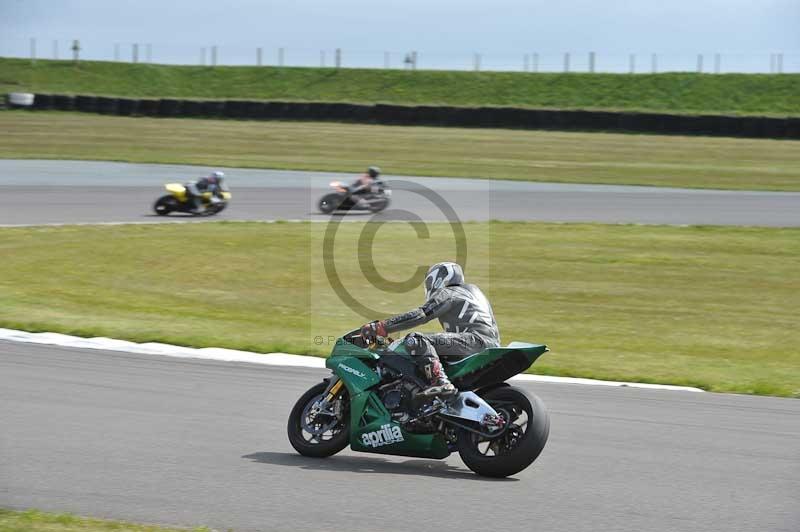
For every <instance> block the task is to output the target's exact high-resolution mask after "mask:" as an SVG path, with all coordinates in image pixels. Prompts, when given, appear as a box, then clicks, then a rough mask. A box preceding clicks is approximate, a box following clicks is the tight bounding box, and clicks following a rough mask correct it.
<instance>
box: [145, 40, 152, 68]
mask: <svg viewBox="0 0 800 532" xmlns="http://www.w3.org/2000/svg"><path fill="white" fill-rule="evenodd" d="M144 57H145V63H152V62H153V45H152V44H150V43H147V44H146V45H145V47H144Z"/></svg>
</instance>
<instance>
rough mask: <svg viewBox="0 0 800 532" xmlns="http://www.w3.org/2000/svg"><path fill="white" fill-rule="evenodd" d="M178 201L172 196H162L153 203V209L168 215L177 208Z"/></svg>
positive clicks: (158, 213)
mask: <svg viewBox="0 0 800 532" xmlns="http://www.w3.org/2000/svg"><path fill="white" fill-rule="evenodd" d="M177 207H178V206H177V201H175V198H173V197H172V196H161V197H160V198H158V200H156V202H155V204H154V205H153V211H155V213H156V214H157V215H159V216H166V215H168V214H169V213H171V212H172V211H174V210H177Z"/></svg>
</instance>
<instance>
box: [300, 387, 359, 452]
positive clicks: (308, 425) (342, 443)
mask: <svg viewBox="0 0 800 532" xmlns="http://www.w3.org/2000/svg"><path fill="white" fill-rule="evenodd" d="M327 387H328V384H327V383H326V382H321V383H319V384H317V385H316V386H314V387H313V388H311V389H310V390H308V391H307V392H306V393H304V394H303V395H302V397H300V399H298V400H297V402H296V403H295V405H294V407H293V408H292V411H291V413H290V414H289V422H288V423H287V426H286V432H287V435H288V436H289V443H291V444H292V447H294V449H295V450H296V451H297V452H298V453H300V454H302V455H303V456H310V457H313V458H326V457H328V456H332V455H334V454H336V453H338V452H339V451H341V450H342V449H344V448H345V447H347V444H348V443H349V441H350V419H349V415H350V409H349V397H348V395H347V392H345V391H343V392H340V394H339V399H338V400H340V401H343V408H342V419H338V418H336V417H335V416H334V415H332V414H324V413H320V414H317V415H316V416H313V417H312V416H311V415H310V414H311V412H310V410H311V409H312V408H313V407H314V405H315V403H316V402H317V401H318V400H319V399H322V398H323V394H324V393H325V390H326V389H327ZM343 390H344V388H343Z"/></svg>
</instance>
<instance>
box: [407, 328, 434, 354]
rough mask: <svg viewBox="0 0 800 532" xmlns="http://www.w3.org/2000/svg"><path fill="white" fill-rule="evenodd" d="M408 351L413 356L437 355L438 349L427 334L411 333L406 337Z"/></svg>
mask: <svg viewBox="0 0 800 532" xmlns="http://www.w3.org/2000/svg"><path fill="white" fill-rule="evenodd" d="M404 344H405V347H406V353H408V354H409V355H411V356H412V357H423V356H436V350H435V349H434V348H433V345H432V344H431V342H430V341H429V340H428V339H427V338H425V336H423V335H421V334H419V333H411V334H409V335H407V336H406V339H405V342H404Z"/></svg>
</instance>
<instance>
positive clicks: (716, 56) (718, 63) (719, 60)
mask: <svg viewBox="0 0 800 532" xmlns="http://www.w3.org/2000/svg"><path fill="white" fill-rule="evenodd" d="M721 66H722V57H721V56H720V54H714V74H719V69H720V67H721Z"/></svg>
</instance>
